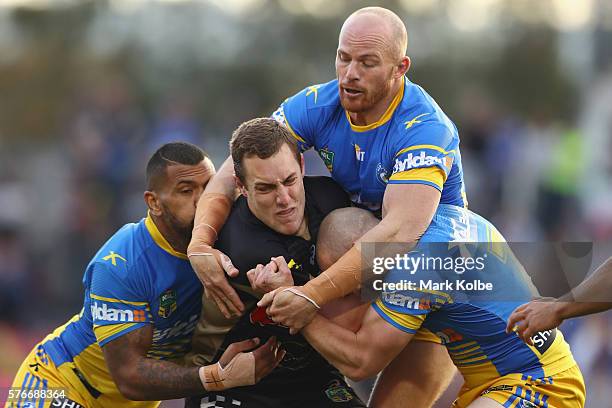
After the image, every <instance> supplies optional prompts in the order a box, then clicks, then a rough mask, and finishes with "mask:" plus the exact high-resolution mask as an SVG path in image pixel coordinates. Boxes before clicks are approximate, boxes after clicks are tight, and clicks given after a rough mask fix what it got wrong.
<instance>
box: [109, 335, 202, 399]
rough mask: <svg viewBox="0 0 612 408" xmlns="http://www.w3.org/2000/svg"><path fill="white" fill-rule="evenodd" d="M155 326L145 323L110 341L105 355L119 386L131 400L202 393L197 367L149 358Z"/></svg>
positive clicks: (181, 396) (168, 397) (180, 396)
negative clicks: (143, 325) (148, 353)
mask: <svg viewBox="0 0 612 408" xmlns="http://www.w3.org/2000/svg"><path fill="white" fill-rule="evenodd" d="M152 339H153V327H152V326H151V325H146V326H145V327H142V328H140V329H136V330H134V331H131V332H130V333H128V334H125V335H123V336H119V337H118V338H116V339H115V340H113V341H111V342H109V343H107V344H106V345H105V346H104V347H103V348H102V350H103V351H104V359H105V360H106V364H107V366H108V368H109V370H110V373H111V376H112V377H113V380H115V384H117V388H119V391H120V392H121V394H123V396H124V397H126V398H128V399H131V400H138V401H143V400H162V399H174V398H183V397H185V396H187V395H197V394H201V393H203V392H204V391H205V390H204V386H203V385H202V381H200V376H199V375H198V367H183V366H180V365H178V364H176V363H172V362H170V361H162V360H155V359H152V358H147V357H146V355H147V351H148V350H149V348H150V347H151V342H152Z"/></svg>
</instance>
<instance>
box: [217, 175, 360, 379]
mask: <svg viewBox="0 0 612 408" xmlns="http://www.w3.org/2000/svg"><path fill="white" fill-rule="evenodd" d="M304 189H305V191H306V205H305V213H306V214H305V215H306V217H307V220H308V229H309V231H310V236H311V240H310V241H307V240H305V239H303V238H300V237H297V236H289V235H284V234H280V233H278V232H276V231H274V230H272V229H271V228H269V227H268V226H266V225H265V224H264V223H263V222H261V221H260V220H259V219H257V218H256V217H255V216H254V215H253V213H252V212H251V210H250V209H249V207H248V205H247V200H246V198H244V197H240V198H239V199H238V200H236V202H235V203H234V207H233V209H232V212H231V215H230V216H229V218H228V220H227V222H226V223H225V225H224V227H223V229H222V230H221V231H220V232H219V239H218V241H217V244H216V245H215V246H216V248H218V249H219V250H220V251H221V252H223V253H224V254H226V255H227V256H229V257H230V259H231V260H232V262H233V263H234V266H236V268H238V270H239V271H240V274H239V276H237V277H236V278H234V279H230V282H231V283H232V285H233V286H234V287H235V288H236V290H237V292H238V294H239V295H240V297H241V299H242V301H243V302H244V303H245V306H246V307H247V311H246V312H245V314H244V315H243V316H242V317H241V319H240V320H239V321H238V323H236V324H235V325H234V327H233V328H232V329H231V330H230V332H229V333H228V334H227V335H226V336H225V339H224V342H223V346H222V347H221V350H219V352H218V353H217V358H218V357H220V355H221V354H222V352H223V351H224V349H225V347H227V346H228V345H229V344H231V343H234V342H237V341H241V340H245V339H248V338H252V337H259V338H260V339H261V341H262V343H263V342H264V341H266V340H267V339H268V337H270V336H271V335H275V336H277V338H278V340H279V341H280V342H281V343H282V344H283V348H284V349H285V350H286V351H287V354H286V356H285V358H284V359H283V361H282V362H281V364H280V365H279V368H277V369H276V370H275V371H274V372H272V373H271V374H270V375H268V376H267V377H266V378H264V379H263V380H262V381H261V382H260V384H261V385H264V386H265V384H271V383H275V384H278V383H282V384H283V385H286V384H287V382H288V381H289V382H294V381H296V382H299V381H300V380H299V378H297V377H298V376H299V377H301V375H299V373H300V372H301V371H303V375H304V376H308V375H312V371H311V370H306V371H304V368H307V367H309V368H314V369H315V370H320V369H322V368H323V367H325V369H328V368H329V367H328V364H327V362H325V360H323V358H322V357H321V356H320V355H319V354H318V353H317V352H316V351H315V350H314V349H312V348H311V347H310V345H309V344H308V342H307V341H306V340H305V339H304V338H303V337H302V336H301V335H295V336H293V335H289V331H288V329H286V328H284V327H280V326H278V325H276V324H275V323H274V322H272V321H271V320H270V319H268V318H267V316H266V314H265V311H264V310H263V309H261V308H257V307H256V305H255V303H256V302H257V301H258V300H259V296H258V295H256V294H255V293H254V292H253V291H252V290H250V284H249V281H248V279H247V276H246V272H247V271H248V270H250V269H252V268H254V267H255V266H256V265H257V264H264V265H265V264H267V263H268V262H270V258H271V257H276V256H283V257H284V258H285V260H286V261H287V263H288V264H289V265H290V266H291V267H290V269H291V274H292V275H293V280H294V282H295V284H296V285H303V284H304V283H306V282H307V281H308V279H309V277H310V276H317V275H318V274H319V268H318V266H317V264H316V245H315V243H316V237H317V234H318V232H319V226H320V224H321V221H323V218H325V216H326V215H327V214H329V213H330V212H332V211H333V210H335V209H337V208H342V207H347V206H349V205H350V200H349V197H348V195H347V193H345V192H344V190H342V188H341V187H340V186H339V185H337V184H336V183H335V182H334V181H333V180H332V179H331V178H329V177H304ZM289 373H291V375H290V376H289V377H288V376H287V374H289Z"/></svg>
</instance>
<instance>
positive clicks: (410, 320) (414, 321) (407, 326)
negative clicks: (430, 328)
mask: <svg viewBox="0 0 612 408" xmlns="http://www.w3.org/2000/svg"><path fill="white" fill-rule="evenodd" d="M372 307H373V308H374V310H376V312H378V314H379V315H380V316H381V317H382V318H383V319H385V320H386V321H387V322H389V323H391V324H392V325H393V326H395V327H397V328H398V329H400V330H402V331H405V332H407V333H412V334H415V333H416V332H417V330H418V329H419V328H420V327H421V325H422V324H423V322H424V321H425V316H426V315H425V314H422V315H409V314H404V313H400V312H396V311H393V310H391V309H389V308H388V307H387V306H385V304H384V303H383V302H382V301H381V300H380V299H378V300H377V301H376V302H375V303H372Z"/></svg>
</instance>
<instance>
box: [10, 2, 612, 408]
mask: <svg viewBox="0 0 612 408" xmlns="http://www.w3.org/2000/svg"><path fill="white" fill-rule="evenodd" d="M357 7H358V5H356V6H355V8H357ZM325 24H326V25H331V26H332V28H333V29H334V30H335V29H336V28H337V27H336V26H334V24H335V23H333V22H330V21H327V22H326V23H325ZM409 28H410V25H409ZM334 41H335V38H334V37H330V38H328V42H332V43H333V42H334ZM328 45H330V44H328ZM331 45H332V49H333V47H335V44H331ZM325 58H327V59H326V60H325V61H323V60H318V61H319V62H320V63H321V64H327V66H331V65H330V64H331V63H332V59H333V54H331V55H326V56H325ZM417 61H418V60H417ZM535 63H537V62H535ZM417 66H418V64H417ZM257 72H258V70H257V69H255V73H254V74H253V75H257V74H256V73H257ZM421 72H423V71H421ZM440 72H442V73H443V72H444V71H443V70H441V71H438V73H440ZM325 73H326V74H331V73H332V71H330V70H328V71H325ZM271 75H274V73H271ZM282 75H283V74H279V76H281V77H282ZM409 77H410V79H411V80H413V81H415V82H417V83H420V78H419V71H418V70H417V71H416V72H415V73H414V75H413V74H412V73H411V74H410V75H409ZM318 78H320V75H319V73H317V72H315V71H308V74H305V76H304V78H297V79H296V78H294V79H293V81H294V82H293V83H292V84H291V86H287V87H286V88H285V89H283V88H282V87H280V88H281V89H279V86H276V88H275V94H274V96H273V97H271V98H270V99H269V100H270V101H271V102H266V103H265V104H263V105H259V106H254V107H252V108H251V112H252V116H256V115H262V114H265V112H271V111H272V109H273V108H274V105H273V104H274V103H275V102H274V100H275V98H276V95H285V96H288V95H290V94H292V93H294V92H296V91H297V90H298V89H299V86H305V85H307V84H309V83H311V82H313V81H311V79H318ZM257 80H258V79H257V78H253V79H252V81H257ZM262 81H264V79H262ZM425 82H427V81H425ZM294 83H297V84H301V85H299V86H298V88H296V87H295V86H294V85H293V84H294ZM425 87H426V89H427V86H426V84H425ZM486 90H487V88H486V87H485V86H482V85H481V86H478V85H473V84H466V85H465V86H463V87H458V89H457V90H456V91H455V93H454V94H453V95H454V96H453V100H455V102H454V103H451V102H450V101H449V102H448V104H449V105H451V109H447V113H449V116H451V118H452V119H453V120H454V121H455V122H456V123H457V125H458V127H459V132H460V136H461V151H462V155H463V165H464V171H465V179H466V185H467V196H468V200H469V205H470V208H471V209H472V210H474V211H476V212H478V213H480V214H482V215H483V216H485V217H486V218H488V219H490V220H491V221H493V223H494V224H495V225H496V226H497V227H498V228H499V229H500V231H501V232H502V233H503V234H504V235H505V236H506V238H507V239H508V240H509V241H525V242H532V241H534V242H535V241H563V240H566V241H597V242H610V241H612V205H610V203H611V202H612V71H610V70H609V69H608V68H607V67H605V68H604V69H601V70H599V72H597V73H596V75H594V76H593V78H592V80H590V81H588V83H586V84H581V86H580V91H579V92H578V93H577V94H576V95H575V97H576V98H577V99H578V100H579V101H580V103H579V104H577V106H576V107H575V108H573V109H571V110H569V111H568V112H564V114H563V115H560V114H559V113H558V112H555V111H551V110H550V109H547V106H545V105H538V106H537V108H536V109H533V110H532V111H531V112H529V113H528V114H526V113H525V112H521V111H519V110H517V109H513V107H511V106H510V105H509V104H507V103H504V101H503V100H502V99H501V98H500V97H499V95H497V94H495V93H494V92H490V91H489V92H487V91H486ZM241 91H243V88H240V89H228V90H227V92H228V93H235V94H236V95H240V92H241ZM533 92H538V90H535V89H534V90H533ZM433 96H434V97H435V98H436V100H437V101H438V102H439V103H440V104H441V105H442V107H443V108H445V105H446V101H445V95H444V94H443V93H439V92H438V93H437V94H434V95H433ZM203 97H207V95H201V94H199V93H198V92H197V91H195V90H193V89H190V88H189V87H177V88H175V89H171V90H170V91H167V92H165V93H164V94H163V95H162V96H161V97H157V98H156V99H155V102H154V103H148V104H147V105H146V106H143V104H142V95H141V93H139V92H138V91H135V89H134V85H133V83H132V82H131V81H130V78H129V77H128V75H122V74H120V73H119V74H117V72H116V71H115V72H114V73H113V75H109V76H106V77H105V76H99V77H97V79H96V80H95V81H91V82H87V83H85V84H82V85H80V86H79V88H78V90H77V92H75V93H74V94H73V95H72V96H71V99H70V101H71V103H70V105H69V106H70V109H68V110H67V111H65V112H62V115H61V117H60V119H59V123H60V124H59V126H58V128H57V129H56V131H55V136H54V137H53V138H52V139H47V140H44V141H38V140H31V141H28V140H25V141H23V140H19V138H20V136H19V135H17V136H14V138H13V139H12V140H10V141H9V140H8V139H6V138H0V310H2V314H1V315H0V354H1V355H2V357H1V358H0V386H6V385H8V384H10V382H11V381H12V377H13V375H14V373H15V371H16V369H17V367H18V365H19V364H20V363H21V361H22V359H23V357H24V356H25V354H26V353H27V352H28V351H29V349H30V347H31V346H32V345H33V344H34V342H35V341H37V340H39V339H40V337H41V336H42V335H44V334H46V333H48V332H49V330H51V329H52V328H54V327H55V326H57V325H58V324H60V323H63V322H64V321H66V320H67V319H68V318H69V317H70V316H71V315H72V314H74V313H78V311H79V308H80V307H81V306H80V305H81V304H82V296H83V293H82V289H81V282H80V280H81V277H82V273H83V271H84V269H85V266H86V265H87V262H88V261H89V259H90V258H91V257H92V256H93V254H94V253H95V252H96V250H97V248H98V247H99V246H100V245H101V244H102V243H103V242H104V241H105V240H106V239H107V238H108V237H109V236H110V235H111V234H112V233H113V232H114V231H115V230H116V229H117V228H118V227H120V226H121V225H123V224H124V223H126V222H131V221H137V220H138V219H140V218H141V217H143V216H144V215H145V211H146V210H145V206H144V203H143V200H142V192H143V191H144V167H145V164H146V160H147V158H148V156H149V155H150V154H151V153H152V152H153V151H154V150H155V149H156V148H157V147H158V146H159V145H161V144H162V143H164V142H168V141H173V140H184V141H189V142H192V143H196V144H198V145H200V146H202V147H203V148H204V149H205V150H207V151H208V152H209V153H210V154H211V156H212V158H213V161H214V162H215V164H216V165H220V164H221V163H222V161H223V159H224V158H225V156H226V155H227V140H228V139H229V135H230V132H231V129H233V128H234V127H235V126H237V125H238V124H239V123H240V121H241V120H246V119H248V117H247V116H246V115H244V114H240V115H236V116H232V115H231V114H226V115H225V116H224V117H223V119H224V120H225V121H226V122H227V123H226V125H225V126H226V127H224V128H221V127H218V126H217V127H208V126H207V123H205V121H203V120H202V117H201V115H200V114H199V113H200V112H199V105H200V104H199V103H198V99H199V98H203ZM449 98H450V97H449ZM237 99H241V98H237ZM281 100H282V98H281V99H278V98H277V100H276V103H278V102H281ZM237 103H239V104H248V103H253V104H257V103H258V101H257V100H256V99H255V98H254V97H252V96H251V97H250V98H248V99H246V100H240V101H239V102H237ZM225 109H227V110H231V109H232V107H230V106H227V107H226V108H225ZM266 109H267V110H268V111H267V110H266ZM449 110H450V111H449ZM0 136H1V134H0ZM307 157H308V162H307V172H309V173H311V174H322V173H325V167H324V166H323V165H322V163H321V161H320V159H319V158H318V157H317V156H316V155H315V154H308V155H307ZM608 247H609V246H608ZM610 255H612V253H607V254H605V253H602V254H599V255H598V256H596V257H594V259H593V265H592V266H593V268H594V267H596V266H597V265H598V264H599V263H600V261H602V260H603V259H604V258H605V257H608V256H610ZM564 332H565V333H566V337H567V338H568V339H569V342H570V344H571V346H572V350H573V352H574V355H575V356H576V358H577V359H578V361H579V364H580V366H581V369H582V371H583V374H584V376H585V379H586V383H587V388H588V405H587V406H588V407H596V408H605V407H612V405H610V404H611V402H610V401H612V390H611V389H610V388H609V384H610V383H612V342H610V341H609V339H610V338H611V337H612V314H610V313H607V314H601V315H598V316H590V317H586V318H582V319H577V320H575V321H570V322H566V323H565V324H564Z"/></svg>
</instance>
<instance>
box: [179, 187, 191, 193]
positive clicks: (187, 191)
mask: <svg viewBox="0 0 612 408" xmlns="http://www.w3.org/2000/svg"><path fill="white" fill-rule="evenodd" d="M191 193H193V189H191V188H186V189H184V190H181V194H191Z"/></svg>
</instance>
